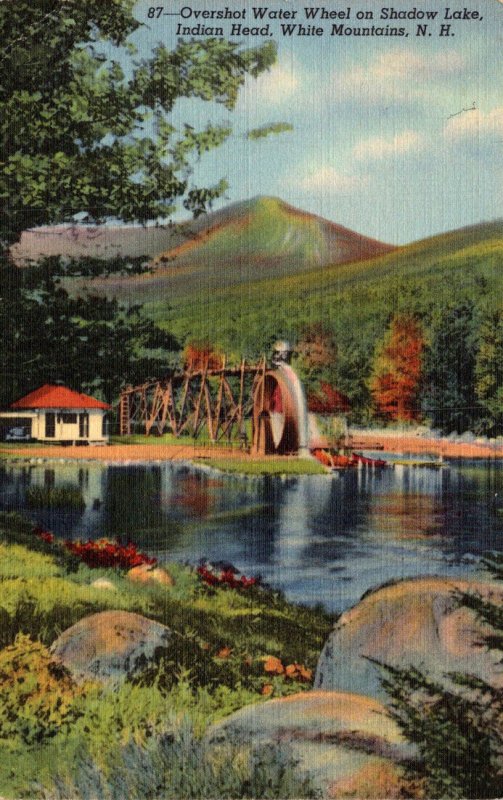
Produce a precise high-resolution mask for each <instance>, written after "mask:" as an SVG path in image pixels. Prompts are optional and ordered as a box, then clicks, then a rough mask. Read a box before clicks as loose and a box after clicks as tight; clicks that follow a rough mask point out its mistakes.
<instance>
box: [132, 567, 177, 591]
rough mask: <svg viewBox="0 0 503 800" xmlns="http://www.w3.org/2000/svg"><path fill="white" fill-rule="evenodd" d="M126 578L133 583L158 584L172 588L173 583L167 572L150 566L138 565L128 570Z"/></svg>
mask: <svg viewBox="0 0 503 800" xmlns="http://www.w3.org/2000/svg"><path fill="white" fill-rule="evenodd" d="M127 577H128V579H129V580H130V581H133V582H134V583H158V584H160V585H161V586H174V585H175V582H174V580H173V578H172V577H171V575H170V574H169V572H166V570H165V569H163V568H162V567H156V566H153V565H152V564H140V565H139V566H138V567H132V568H131V569H130V570H128V573H127Z"/></svg>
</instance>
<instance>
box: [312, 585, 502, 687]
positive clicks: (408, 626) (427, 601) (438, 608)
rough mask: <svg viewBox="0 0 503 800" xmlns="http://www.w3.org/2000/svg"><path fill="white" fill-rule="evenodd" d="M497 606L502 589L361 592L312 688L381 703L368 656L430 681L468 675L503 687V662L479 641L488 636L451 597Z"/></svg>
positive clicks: (400, 587) (448, 587)
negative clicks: (412, 669) (459, 595)
mask: <svg viewBox="0 0 503 800" xmlns="http://www.w3.org/2000/svg"><path fill="white" fill-rule="evenodd" d="M459 591H461V592H470V593H475V594H478V595H480V596H481V597H483V598H485V599H488V600H491V601H492V602H494V603H497V604H500V603H501V602H502V601H503V587H502V586H500V585H498V584H495V583H482V582H474V581H463V580H448V579H447V578H417V579H414V580H404V581H398V582H396V583H394V584H390V585H387V586H383V587H381V588H380V589H377V590H375V591H372V592H370V593H368V594H367V595H364V597H363V598H362V600H361V601H360V602H359V603H358V604H357V605H356V606H354V607H353V608H351V609H349V610H348V611H346V612H345V613H344V614H342V616H341V617H340V618H339V620H338V622H337V624H336V626H335V629H334V631H333V632H332V633H331V634H330V636H329V638H328V641H327V643H326V644H325V647H324V649H323V651H322V653H321V656H320V658H319V661H318V667H317V670H316V676H315V684H314V685H315V687H316V688H318V689H329V690H336V689H337V690H340V691H344V692H357V693H360V694H366V695H369V696H371V697H375V698H380V699H382V698H384V697H385V694H384V692H383V690H382V688H381V685H380V674H381V671H380V669H379V667H378V666H376V665H375V664H374V663H372V662H371V661H369V660H368V659H369V658H371V659H375V660H377V661H379V662H381V663H385V664H389V665H391V666H396V667H408V666H414V667H417V668H419V669H421V670H423V671H426V672H428V674H429V675H430V677H434V678H436V679H440V678H442V679H443V678H444V675H445V673H448V672H467V673H471V674H473V675H476V676H478V677H480V678H482V679H484V680H486V681H488V682H489V683H491V684H493V685H494V686H498V687H501V686H503V664H501V662H500V657H498V655H497V654H496V653H495V652H494V651H491V650H489V649H488V648H487V647H486V646H485V644H484V642H483V638H484V636H486V635H487V634H490V633H491V632H492V631H491V629H490V628H488V627H487V626H486V625H484V624H483V623H482V622H481V620H480V619H479V618H478V617H477V615H476V614H475V612H473V611H472V610H470V609H469V608H466V607H465V606H462V605H459V603H458V602H457V601H456V592H459Z"/></svg>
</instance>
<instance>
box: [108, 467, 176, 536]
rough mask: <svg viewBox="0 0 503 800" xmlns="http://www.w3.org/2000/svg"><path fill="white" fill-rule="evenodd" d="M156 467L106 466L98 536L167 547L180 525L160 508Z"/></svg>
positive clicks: (160, 474) (160, 476) (158, 477)
mask: <svg viewBox="0 0 503 800" xmlns="http://www.w3.org/2000/svg"><path fill="white" fill-rule="evenodd" d="M161 489H162V472H161V467H158V466H148V467H145V466H132V467H109V468H108V473H107V479H106V487H105V489H104V493H103V509H102V515H101V520H102V526H103V530H102V535H103V536H110V537H114V538H118V539H131V540H132V541H134V542H135V543H137V544H141V545H142V546H144V547H148V546H151V547H152V548H156V547H157V546H159V545H160V544H162V546H163V547H166V548H169V546H170V545H171V544H174V540H176V539H177V537H178V536H179V535H180V534H181V526H180V525H179V524H178V523H177V522H176V521H175V520H174V519H172V518H171V519H170V516H169V514H167V513H166V512H165V510H164V508H162V507H161V502H160V498H161Z"/></svg>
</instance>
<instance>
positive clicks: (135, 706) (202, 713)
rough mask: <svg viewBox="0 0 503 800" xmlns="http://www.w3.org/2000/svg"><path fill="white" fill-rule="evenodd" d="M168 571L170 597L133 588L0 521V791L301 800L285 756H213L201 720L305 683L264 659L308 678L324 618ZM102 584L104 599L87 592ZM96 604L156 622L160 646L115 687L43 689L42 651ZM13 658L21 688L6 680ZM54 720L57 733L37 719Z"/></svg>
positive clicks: (116, 574) (302, 787) (18, 523)
mask: <svg viewBox="0 0 503 800" xmlns="http://www.w3.org/2000/svg"><path fill="white" fill-rule="evenodd" d="M166 569H167V570H168V571H169V572H170V574H171V575H172V577H173V578H174V581H175V585H174V586H173V587H172V588H170V589H168V590H167V589H166V587H163V586H159V585H157V584H153V585H143V584H137V583H132V582H131V581H130V580H129V579H128V578H127V575H126V574H125V573H124V572H123V571H120V570H106V569H95V570H92V569H89V568H88V567H86V566H84V565H83V564H81V563H79V562H78V561H76V559H75V557H73V556H71V555H69V554H68V553H67V552H66V551H65V550H64V549H63V548H62V547H61V546H60V545H59V543H58V542H52V543H51V542H46V541H43V540H41V539H40V538H39V537H37V536H36V535H35V533H34V530H33V526H32V524H31V523H30V522H28V521H26V520H24V519H23V518H21V517H20V516H18V515H15V514H0V648H3V649H0V695H1V697H3V700H4V702H3V706H2V707H3V709H4V712H5V714H7V717H3V716H2V714H3V713H4V712H3V711H2V709H1V708H0V794H2V796H4V797H30V798H35V797H51V798H57V797H69V796H71V797H75V798H80V797H86V796H87V797H89V796H92V797H96V798H107V800H108V798H115V797H117V798H119V797H123V796H126V795H127V796H128V797H131V798H136V797H138V798H147V797H152V798H153V797H161V798H166V800H167V798H171V797H180V798H183V797H186V798H193V797H205V798H206V797H207V798H211V797H219V798H220V797H225V796H227V797H236V798H237V797H250V796H251V797H254V796H255V797H256V796H264V797H265V796H267V797H285V798H286V797H298V796H302V797H308V796H311V794H312V787H310V784H309V781H306V779H305V778H304V777H303V776H299V775H298V773H297V772H296V770H295V765H294V761H293V760H292V758H291V756H290V755H289V754H288V753H286V754H285V753H283V752H280V751H277V752H276V751H275V750H272V751H271V752H270V753H269V754H267V753H265V752H261V751H260V750H259V751H257V752H252V751H251V750H250V749H249V748H248V749H247V748H245V749H244V750H243V748H239V747H234V746H233V745H232V744H231V743H228V745H227V746H226V747H225V748H224V752H219V753H218V754H215V753H214V752H213V751H211V750H210V749H208V747H207V745H206V744H205V743H204V741H202V740H201V737H202V736H203V734H204V732H205V730H206V728H207V727H208V725H209V724H211V723H213V722H215V721H217V720H219V719H221V718H223V717H225V716H226V715H228V714H230V713H232V712H233V711H235V710H237V709H239V708H241V707H243V706H244V705H247V704H250V703H254V702H261V701H263V700H264V699H265V697H266V695H265V694H262V692H263V688H264V686H267V692H268V693H267V697H270V696H273V697H280V696H283V695H287V694H291V693H292V692H297V691H300V690H302V689H304V688H309V686H310V684H309V683H299V682H297V681H293V680H289V679H288V678H286V677H285V675H284V674H277V675H270V674H269V673H266V672H265V670H264V660H265V659H266V658H267V657H269V656H275V657H276V658H279V659H281V661H282V663H283V664H285V665H286V664H289V663H300V664H304V665H305V666H306V667H307V668H309V669H311V670H313V669H314V667H315V665H316V662H317V659H318V655H319V653H320V651H321V648H322V646H323V644H324V641H325V639H326V637H327V635H328V633H329V631H330V630H331V627H332V625H333V621H334V620H333V618H332V617H330V616H329V615H328V614H326V613H325V612H324V611H323V610H321V609H309V608H305V607H302V606H296V605H294V604H292V603H289V602H288V601H287V600H285V598H284V597H283V596H282V595H281V593H279V592H275V591H273V590H271V589H267V588H262V587H260V586H253V587H250V588H249V589H247V590H240V591H237V590H233V589H230V588H221V587H210V586H207V585H205V584H204V583H203V582H202V581H201V580H200V578H199V577H198V575H197V573H196V572H195V571H194V570H193V569H191V568H190V567H188V566H184V565H181V564H168V565H166ZM101 577H105V578H107V579H108V580H109V581H110V582H111V583H112V584H113V586H114V590H113V591H112V590H110V589H109V590H106V589H100V588H97V587H95V586H93V583H94V581H95V580H96V579H97V578H101ZM106 609H124V610H128V611H134V612H137V613H140V614H143V615H144V616H147V617H149V618H150V619H155V620H158V621H160V622H162V623H164V624H167V625H168V626H169V627H170V629H171V631H172V639H171V642H172V646H171V645H170V649H169V651H168V652H165V653H159V654H158V659H157V661H156V662H154V663H153V664H152V665H150V666H149V667H148V668H147V669H145V670H144V671H143V673H141V675H140V676H139V677H137V678H135V682H134V683H132V682H126V683H125V684H124V685H123V686H122V687H121V688H120V689H119V691H118V692H112V691H109V690H107V689H106V687H105V688H104V687H102V686H96V685H90V686H89V687H87V688H86V689H85V691H80V690H79V691H77V689H76V688H75V689H74V688H72V687H73V684H72V683H71V681H70V682H68V679H67V678H64V681H63V684H59V683H58V682H55V681H54V674H55V673H54V668H52V667H51V663H50V656H49V654H48V651H47V650H46V649H45V648H47V647H49V646H50V645H51V644H52V642H53V641H54V640H55V639H56V637H57V636H58V635H59V634H60V633H61V632H62V631H63V630H65V629H66V628H68V627H69V626H70V625H72V624H74V623H75V622H77V621H78V620H79V619H82V618H83V617H85V616H87V615H89V614H92V613H96V612H98V611H103V610H106ZM20 635H21V636H20ZM9 648H10V650H9ZM9 659H10V660H9ZM11 662H12V665H15V669H16V670H21V671H23V670H24V672H23V675H24V673H26V676H31V677H30V680H26V676H25V681H24V682H23V683H22V685H21V684H19V685H18V683H17V682H16V681H14V683H12V681H13V680H14V677H13V676H15V670H14V666H12V668H11V667H10V666H9V664H10V663H11ZM23 665H24V666H23ZM13 670H14V671H13ZM44 675H45V676H46V677H45V678H44V679H43V676H44ZM32 677H36V678H37V679H36V680H35V681H33V680H32ZM62 680H63V678H62ZM9 681H10V682H11V683H12V686H11V683H9ZM65 681H66V683H65ZM41 686H45V687H46V688H45V689H42V690H41V689H40V687H41ZM2 693H3V694H2ZM51 693H52V694H51ZM49 695H50V696H49ZM21 696H22V698H23V703H22V708H21V706H20V705H16V704H17V703H20V700H19V701H18V700H16V698H18V697H19V698H21ZM51 697H53V698H54V702H53V701H52V700H51ZM62 703H63V705H62ZM62 711H64V715H65V717H64V719H65V722H64V725H63V726H58V725H55V726H54V725H52V722H51V724H49V722H50V721H51V720H52V719H53V717H54V714H56V716H57V715H58V714H60V713H62ZM74 712H75V713H74ZM2 726H3V727H2ZM23 737H24V738H23Z"/></svg>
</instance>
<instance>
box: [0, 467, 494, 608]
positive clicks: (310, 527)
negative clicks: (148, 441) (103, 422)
mask: <svg viewBox="0 0 503 800" xmlns="http://www.w3.org/2000/svg"><path fill="white" fill-rule="evenodd" d="M501 466H502V465H501V464H496V465H495V464H486V463H484V464H480V463H473V464H472V463H466V462H463V463H461V464H457V463H453V464H452V465H451V468H450V469H441V470H435V469H420V468H414V467H407V466H397V467H395V468H394V469H384V470H367V469H358V470H351V471H349V472H348V473H346V474H340V475H335V476H309V477H308V476H306V477H302V478H297V477H294V478H289V479H280V478H271V477H264V478H242V477H238V476H221V475H219V474H217V473H212V472H209V471H202V470H196V469H194V468H192V467H190V466H187V465H183V464H170V463H167V464H153V465H135V466H105V465H99V464H96V465H94V464H88V465H82V463H80V464H72V463H62V464H56V463H55V464H51V465H50V466H47V464H45V465H16V464H8V463H6V464H3V465H1V466H0V505H1V507H2V508H3V509H7V510H23V509H24V508H25V493H26V489H27V488H28V487H29V486H36V485H46V486H53V485H62V484H66V485H73V486H75V487H78V488H80V490H81V492H82V495H83V498H84V501H85V510H84V511H83V512H79V511H72V510H55V509H30V510H28V512H27V513H30V514H31V516H32V517H33V518H34V519H36V520H37V522H38V523H39V524H41V525H44V526H45V527H47V528H49V529H50V530H53V531H54V532H55V533H57V534H59V535H62V536H64V537H65V538H88V537H90V538H93V537H94V538H97V537H101V536H108V537H110V538H119V539H121V540H128V539H132V540H133V541H135V542H137V543H138V544H139V545H140V546H141V547H142V548H145V549H148V550H149V551H151V552H153V553H156V554H157V555H159V556H160V557H169V558H175V559H180V560H188V561H191V562H197V561H198V560H200V559H202V558H207V559H210V560H215V561H217V560H227V561H231V562H233V563H235V564H236V566H237V567H239V568H240V569H241V570H243V571H244V572H245V573H248V574H257V573H260V574H262V576H263V577H264V579H265V580H267V581H268V582H270V583H271V584H273V585H275V586H277V587H280V588H282V589H284V591H285V592H286V593H287V594H288V596H290V597H292V598H293V599H296V600H298V601H302V602H307V603H316V602H320V601H321V602H323V603H324V604H325V605H326V606H328V607H329V608H331V609H333V610H337V611H340V610H342V609H344V608H346V607H347V606H348V605H350V604H352V603H354V602H356V601H357V600H358V598H359V597H360V596H361V594H362V593H363V592H364V591H366V590H367V589H368V588H369V587H371V586H375V585H377V584H379V583H381V582H383V581H387V580H390V579H392V578H398V577H407V576H413V575H420V574H448V575H453V576H454V575H465V574H468V573H470V572H473V571H474V570H475V569H476V568H477V557H478V556H480V554H482V553H484V552H486V551H487V550H491V549H502V534H503V514H502V513H501V508H502V506H503V470H502V469H501Z"/></svg>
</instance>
